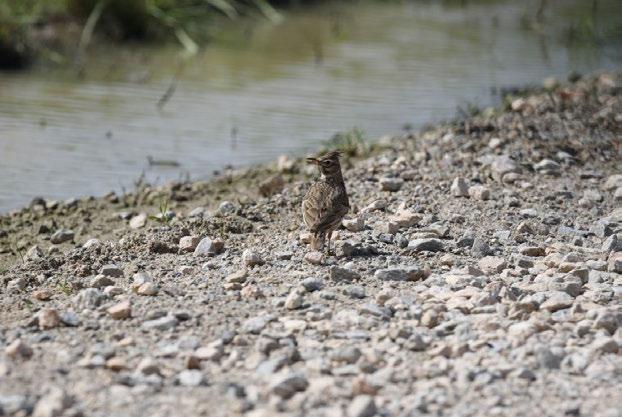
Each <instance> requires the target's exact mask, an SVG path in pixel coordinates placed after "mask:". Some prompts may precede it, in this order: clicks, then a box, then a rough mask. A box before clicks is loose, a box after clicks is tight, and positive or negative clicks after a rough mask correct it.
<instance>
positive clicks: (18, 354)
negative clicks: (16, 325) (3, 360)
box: [4, 339, 33, 359]
mask: <svg viewBox="0 0 622 417" xmlns="http://www.w3.org/2000/svg"><path fill="white" fill-rule="evenodd" d="M4 353H6V354H7V355H8V356H10V357H12V358H21V359H29V358H30V357H32V354H33V351H32V348H31V347H30V346H29V345H28V344H27V343H26V342H24V341H23V340H21V339H16V340H14V341H13V342H12V343H11V344H10V345H8V346H7V347H6V349H5V350H4Z"/></svg>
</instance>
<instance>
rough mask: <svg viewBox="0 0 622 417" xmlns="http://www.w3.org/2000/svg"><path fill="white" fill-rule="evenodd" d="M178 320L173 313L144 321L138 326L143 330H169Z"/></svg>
mask: <svg viewBox="0 0 622 417" xmlns="http://www.w3.org/2000/svg"><path fill="white" fill-rule="evenodd" d="M177 323H178V320H177V318H176V317H175V316H173V315H166V316H164V317H160V318H157V319H153V320H147V321H144V322H143V323H142V324H141V325H140V327H141V328H142V329H145V330H160V331H165V330H170V329H172V328H174V327H175V326H177Z"/></svg>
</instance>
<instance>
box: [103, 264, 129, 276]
mask: <svg viewBox="0 0 622 417" xmlns="http://www.w3.org/2000/svg"><path fill="white" fill-rule="evenodd" d="M99 273H100V274H102V275H105V276H107V277H113V278H123V270H122V269H121V268H119V267H118V266H116V265H104V266H102V267H101V270H100V271H99Z"/></svg>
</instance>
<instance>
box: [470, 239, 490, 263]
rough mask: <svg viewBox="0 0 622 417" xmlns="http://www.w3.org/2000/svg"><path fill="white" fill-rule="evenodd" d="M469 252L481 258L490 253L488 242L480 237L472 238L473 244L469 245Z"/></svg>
mask: <svg viewBox="0 0 622 417" xmlns="http://www.w3.org/2000/svg"><path fill="white" fill-rule="evenodd" d="M471 253H472V254H473V256H475V257H478V258H481V257H483V256H488V255H491V254H492V249H490V246H489V245H488V242H487V241H486V240H484V239H483V238H481V237H479V236H478V237H476V238H474V239H473V245H472V246H471Z"/></svg>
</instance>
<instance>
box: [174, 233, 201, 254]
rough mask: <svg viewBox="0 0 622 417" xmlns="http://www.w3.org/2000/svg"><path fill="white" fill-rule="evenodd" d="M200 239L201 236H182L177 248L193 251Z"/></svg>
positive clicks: (183, 250) (182, 250)
mask: <svg viewBox="0 0 622 417" xmlns="http://www.w3.org/2000/svg"><path fill="white" fill-rule="evenodd" d="M200 241H201V237H200V236H197V235H192V236H184V237H182V238H181V239H179V250H180V251H181V252H193V251H194V250H195V249H196V247H197V245H198V244H199V242H200Z"/></svg>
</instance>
